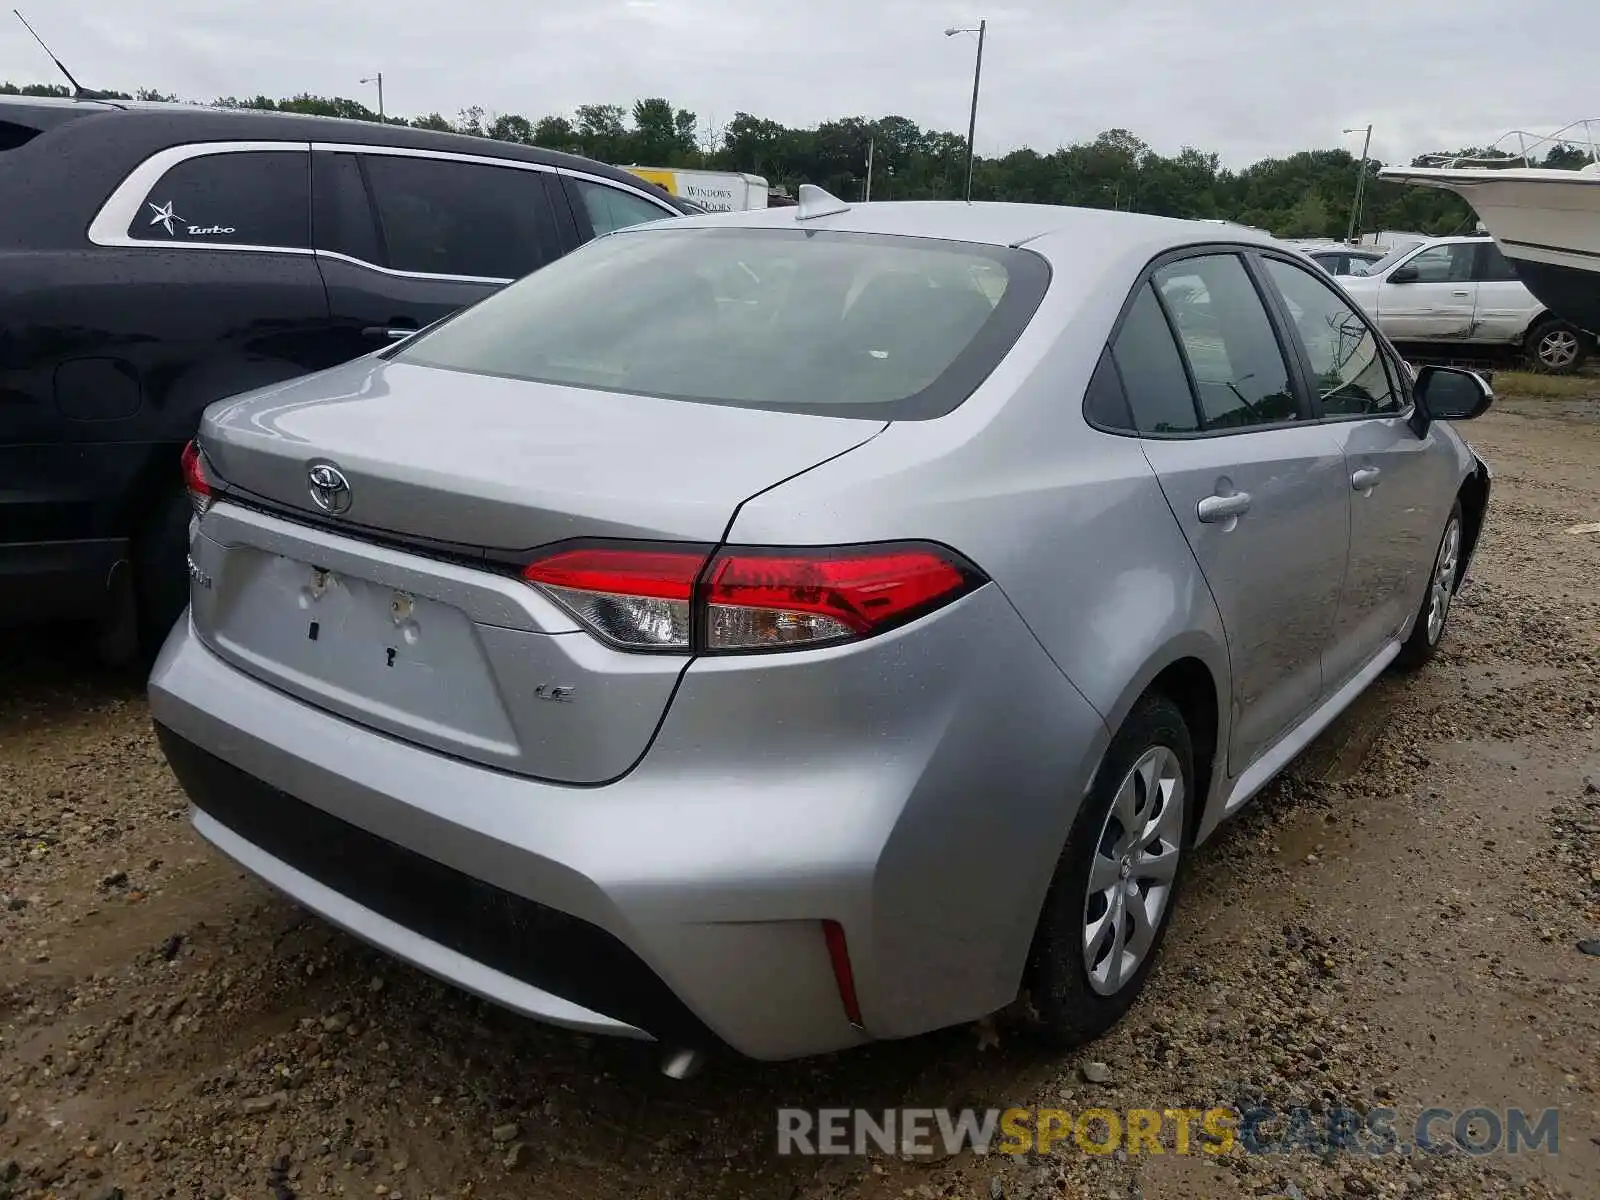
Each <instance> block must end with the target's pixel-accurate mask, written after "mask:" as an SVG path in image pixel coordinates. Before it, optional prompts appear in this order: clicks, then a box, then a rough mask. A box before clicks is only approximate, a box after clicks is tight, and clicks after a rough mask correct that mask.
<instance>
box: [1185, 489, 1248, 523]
mask: <svg viewBox="0 0 1600 1200" xmlns="http://www.w3.org/2000/svg"><path fill="white" fill-rule="evenodd" d="M1249 511H1250V493H1249V492H1234V493H1233V495H1231V496H1207V497H1206V498H1205V499H1204V500H1202V501H1200V503H1199V504H1198V505H1196V506H1195V515H1196V516H1198V517H1199V518H1200V519H1201V520H1202V521H1204V522H1205V523H1206V524H1207V525H1215V524H1217V523H1219V522H1222V521H1230V520H1232V519H1233V518H1234V517H1237V516H1241V515H1243V514H1244V513H1247V512H1249Z"/></svg>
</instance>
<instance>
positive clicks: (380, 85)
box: [361, 71, 383, 122]
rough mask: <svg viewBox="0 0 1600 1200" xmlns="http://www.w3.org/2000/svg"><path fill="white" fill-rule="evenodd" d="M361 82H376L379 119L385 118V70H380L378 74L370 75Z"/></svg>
mask: <svg viewBox="0 0 1600 1200" xmlns="http://www.w3.org/2000/svg"><path fill="white" fill-rule="evenodd" d="M361 82H362V83H376V84H377V85H378V120H379V121H380V122H381V121H382V120H383V72H382V71H379V72H378V73H377V74H376V75H369V76H367V78H365V79H363V80H362V81H361Z"/></svg>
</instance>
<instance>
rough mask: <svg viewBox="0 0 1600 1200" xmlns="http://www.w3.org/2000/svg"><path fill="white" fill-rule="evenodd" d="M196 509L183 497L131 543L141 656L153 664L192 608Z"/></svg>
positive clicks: (161, 509)
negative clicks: (191, 544) (191, 563)
mask: <svg viewBox="0 0 1600 1200" xmlns="http://www.w3.org/2000/svg"><path fill="white" fill-rule="evenodd" d="M193 515H194V509H193V507H192V506H191V505H190V503H189V497H188V496H187V495H186V494H184V493H183V492H181V491H175V492H170V493H168V494H167V495H165V496H163V497H162V498H161V500H160V501H159V502H158V503H157V505H156V507H155V510H154V511H153V512H151V514H150V516H149V517H148V518H147V519H146V521H145V523H144V526H143V527H142V528H141V529H140V531H139V534H138V536H137V537H135V539H134V543H133V590H134V604H135V612H136V614H137V620H138V631H139V654H140V657H141V659H142V660H143V661H144V663H145V664H146V665H148V664H149V663H152V662H154V661H155V657H156V654H157V653H158V652H159V651H160V650H161V645H162V643H163V642H165V641H166V640H167V634H169V633H170V632H172V627H173V625H174V624H175V623H176V622H177V620H178V618H179V617H180V616H182V615H183V609H184V606H185V605H186V604H188V603H189V573H188V570H187V565H188V561H189V520H190V518H191V517H193Z"/></svg>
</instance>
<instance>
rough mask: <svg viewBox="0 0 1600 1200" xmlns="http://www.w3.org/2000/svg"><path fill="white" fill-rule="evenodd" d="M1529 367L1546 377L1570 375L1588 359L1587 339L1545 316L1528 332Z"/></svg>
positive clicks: (1552, 318) (1558, 320)
mask: <svg viewBox="0 0 1600 1200" xmlns="http://www.w3.org/2000/svg"><path fill="white" fill-rule="evenodd" d="M1526 350H1527V359H1528V365H1529V366H1530V367H1532V368H1533V369H1534V370H1535V371H1541V372H1543V373H1544V374H1546V375H1570V374H1572V373H1573V372H1574V371H1576V370H1577V369H1578V368H1579V367H1581V366H1583V364H1584V360H1585V359H1587V358H1588V357H1589V339H1588V338H1587V337H1585V336H1584V334H1583V332H1582V331H1581V330H1580V329H1578V328H1577V326H1575V325H1569V324H1567V322H1565V321H1562V320H1560V319H1558V318H1556V317H1547V318H1545V319H1544V320H1543V321H1540V322H1539V323H1538V324H1537V325H1535V326H1534V327H1533V328H1532V329H1531V330H1529V331H1528V340H1527V345H1526Z"/></svg>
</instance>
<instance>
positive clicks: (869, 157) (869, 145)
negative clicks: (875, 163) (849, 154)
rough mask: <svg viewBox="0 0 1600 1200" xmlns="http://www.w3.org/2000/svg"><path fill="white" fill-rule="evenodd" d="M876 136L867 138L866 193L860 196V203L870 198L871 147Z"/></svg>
mask: <svg viewBox="0 0 1600 1200" xmlns="http://www.w3.org/2000/svg"><path fill="white" fill-rule="evenodd" d="M876 141H877V139H876V138H868V139H867V194H866V195H865V196H863V197H862V198H861V200H862V203H866V202H867V201H870V200H871V199H872V148H873V145H874V143H875V142H876Z"/></svg>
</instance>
